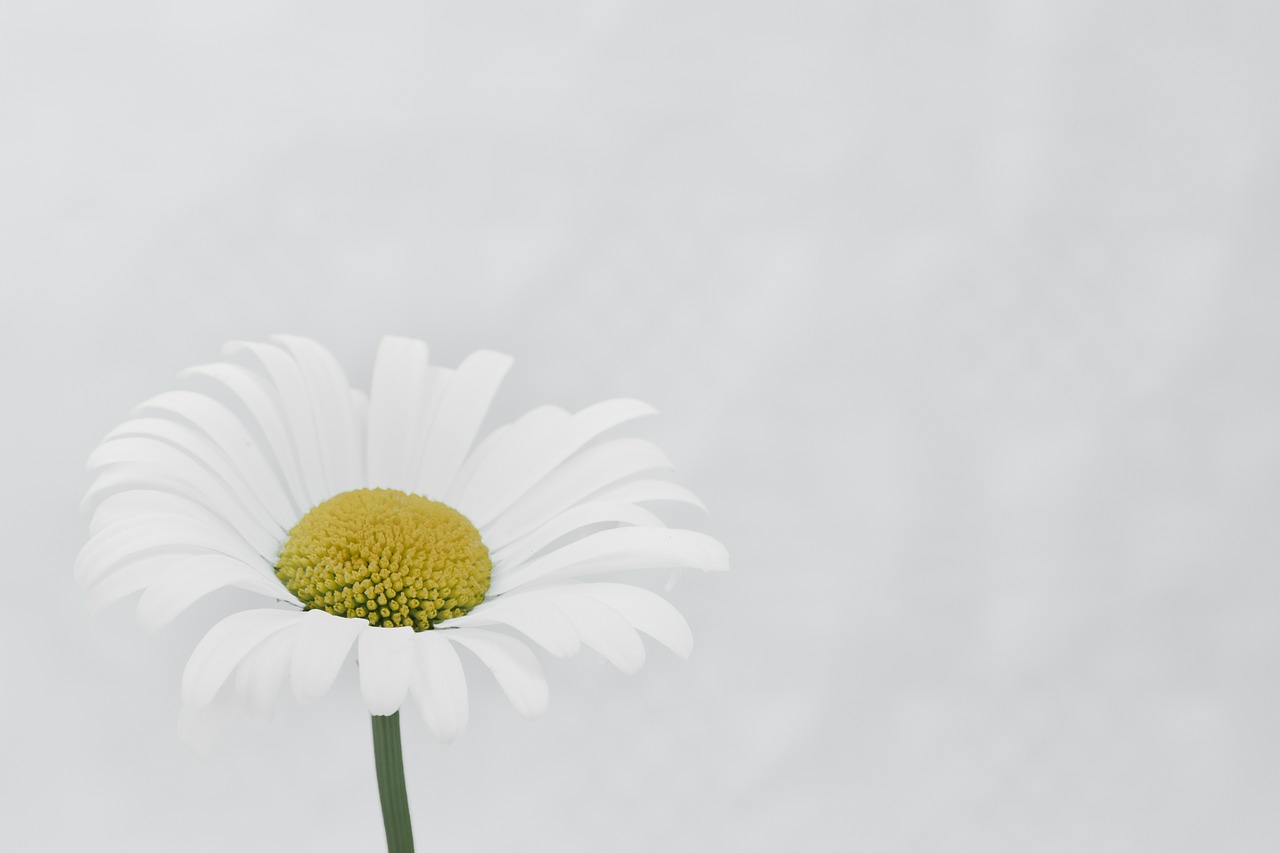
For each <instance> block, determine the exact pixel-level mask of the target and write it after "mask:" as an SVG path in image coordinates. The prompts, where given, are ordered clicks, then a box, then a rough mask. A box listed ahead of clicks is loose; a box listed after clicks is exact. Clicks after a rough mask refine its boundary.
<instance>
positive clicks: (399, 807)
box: [373, 711, 413, 853]
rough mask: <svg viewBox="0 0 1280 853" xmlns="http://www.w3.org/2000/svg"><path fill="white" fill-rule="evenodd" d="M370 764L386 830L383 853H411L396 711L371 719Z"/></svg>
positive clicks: (411, 834)
mask: <svg viewBox="0 0 1280 853" xmlns="http://www.w3.org/2000/svg"><path fill="white" fill-rule="evenodd" d="M373 763H374V766H375V767H376V768H377V770H378V797H379V799H381V800H382V823H383V825H384V826H385V827H386V828H387V853H413V826H412V825H411V824H410V823H409V798H408V796H407V795H406V793H405V789H404V758H403V757H402V756H401V754H400V712H399V711H396V712H395V713H394V714H392V715H391V716H389V717H377V716H375V717H374V718H373Z"/></svg>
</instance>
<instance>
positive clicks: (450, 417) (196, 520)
mask: <svg viewBox="0 0 1280 853" xmlns="http://www.w3.org/2000/svg"><path fill="white" fill-rule="evenodd" d="M227 350H228V352H229V353H232V354H235V353H244V354H246V355H247V356H248V357H249V358H250V359H251V363H253V364H254V366H253V367H249V366H246V365H245V364H242V363H239V362H231V361H228V362H218V363H214V364H207V365H202V366H199V367H194V368H191V369H190V370H187V371H185V373H184V375H185V376H188V377H192V378H193V381H195V379H196V378H199V379H202V380H204V381H205V382H206V384H207V385H209V388H208V390H206V391H194V390H181V391H172V392H169V393H165V394H161V395H159V396H158V397H154V398H152V399H151V400H148V401H147V402H145V403H143V404H142V405H141V406H139V407H138V408H137V410H136V411H135V413H134V414H135V417H134V418H133V419H131V420H128V421H126V422H125V423H123V424H121V425H120V426H119V427H117V428H116V429H114V430H112V431H111V432H110V433H109V434H108V435H107V437H106V438H105V439H104V440H103V442H102V443H101V444H100V445H99V446H98V448H97V449H96V450H95V451H94V452H93V454H92V455H91V456H90V458H89V465H90V468H91V469H93V470H94V471H95V472H96V476H95V479H94V482H93V485H92V486H91V488H90V490H89V494H88V496H87V497H86V502H87V503H88V504H89V505H91V506H92V507H94V512H93V519H92V522H91V526H90V534H91V535H90V539H89V541H88V543H87V544H86V545H85V547H84V548H83V550H82V551H81V553H80V556H79V558H78V559H77V563H76V580H77V583H78V585H79V586H80V588H81V589H82V590H83V591H84V593H85V595H86V597H87V599H88V602H89V604H90V606H91V607H94V608H97V607H102V606H105V605H107V604H109V603H111V602H113V601H116V600H119V599H121V598H123V597H126V596H128V595H129V594H131V593H134V592H138V591H142V596H141V598H140V599H139V601H138V618H139V620H140V621H141V622H142V623H143V625H144V626H146V627H149V628H153V629H154V628H158V627H160V626H162V625H164V624H166V623H167V622H169V621H170V620H171V619H173V618H174V617H175V616H177V615H178V614H179V613H181V612H182V611H183V610H185V609H186V608H187V607H189V606H190V605H192V604H193V603H195V602H196V601H198V600H199V599H200V598H201V597H203V596H205V595H207V594H209V593H211V592H213V591H215V590H218V589H221V588H225V587H238V588H240V589H244V590H248V591H250V592H254V593H259V594H261V595H263V596H265V597H266V598H268V599H272V600H273V604H272V606H269V607H264V608H258V609H251V610H243V611H239V612H237V613H234V614H232V615H230V616H228V617H227V618H225V619H223V620H222V621H220V622H218V623H217V624H216V625H214V626H213V628H212V629H210V631H209V632H208V633H207V634H206V635H205V637H204V638H203V639H202V640H201V641H200V643H199V644H198V645H197V646H196V648H195V650H194V651H193V653H192V655H191V658H190V660H189V661H188V664H187V667H186V670H185V671H184V673H183V678H182V698H183V703H184V710H183V720H182V726H181V728H182V730H183V732H184V734H185V735H186V736H187V738H188V740H190V741H191V742H192V743H193V744H194V745H196V746H198V747H204V746H207V745H208V741H209V738H210V737H211V736H212V733H213V732H214V731H216V730H217V729H218V728H219V727H220V725H221V724H222V723H223V722H224V721H225V720H226V719H227V718H228V717H229V715H231V714H233V713H234V712H235V711H236V710H237V709H240V710H244V711H247V712H250V713H256V714H260V715H269V714H270V713H271V712H272V710H273V708H274V705H275V702H276V698H277V696H278V694H279V691H280V688H281V686H282V685H283V684H284V683H285V682H288V683H290V684H291V686H292V689H293V692H294V694H295V696H296V697H297V698H298V699H299V700H302V701H308V700H314V699H316V698H319V697H320V696H322V695H324V694H325V693H326V692H327V691H328V690H329V688H330V687H331V686H332V684H333V682H334V680H335V679H336V677H337V675H338V673H339V671H340V669H341V668H342V665H343V663H344V662H345V660H346V659H347V658H348V656H349V655H350V654H351V651H352V648H353V647H354V648H355V653H356V656H357V660H358V663H359V678H360V689H361V693H362V695H363V697H364V701H365V703H366V705H367V706H368V709H369V711H370V713H372V714H375V715H387V714H392V713H395V712H396V711H397V710H398V709H399V708H400V707H401V705H402V704H403V703H404V702H405V701H406V698H407V697H412V699H413V700H414V704H415V705H416V706H417V707H418V710H419V711H420V712H421V714H422V717H423V719H424V720H425V721H426V724H427V726H428V727H429V728H430V729H431V731H432V732H433V733H434V734H435V735H436V736H438V737H439V738H441V739H443V740H450V739H452V738H454V737H456V736H457V735H458V734H460V733H461V732H462V731H463V729H464V728H465V726H466V721H467V716H468V709H467V688H466V682H465V676H464V674H463V669H462V665H461V661H460V658H459V655H458V649H459V648H461V649H464V650H466V651H467V652H468V653H470V654H473V655H475V656H476V657H477V658H479V659H480V661H482V662H483V663H484V664H485V665H486V666H487V667H488V668H489V669H490V670H491V671H492V673H493V674H494V676H495V677H496V678H497V680H498V682H499V684H500V685H501V687H502V689H503V691H504V692H505V693H506V695H507V697H508V698H509V699H510V700H511V702H512V703H513V704H514V705H515V707H516V709H517V710H518V711H520V712H521V713H522V714H524V715H526V716H535V715H537V714H538V713H540V712H541V711H543V710H544V709H545V707H546V704H547V685H546V680H545V678H544V677H543V674H542V671H541V667H540V665H539V663H538V660H537V657H536V656H535V655H534V654H533V652H532V651H531V650H530V648H529V646H528V645H527V644H526V640H528V641H532V642H533V643H534V644H536V645H538V646H541V647H542V648H543V649H544V650H546V651H547V652H549V653H550V654H552V655H556V656H559V657H567V656H570V655H573V654H575V653H576V652H577V651H578V650H579V648H580V647H581V646H583V645H585V646H588V647H591V648H593V649H595V650H596V651H597V652H599V653H600V654H601V655H603V656H604V657H605V658H606V659H608V660H609V661H610V662H612V663H613V664H614V665H615V666H617V667H618V668H619V669H621V670H623V671H624V672H634V671H635V670H636V669H638V668H639V667H640V666H641V664H642V663H643V662H644V657H645V650H644V645H643V643H642V642H641V640H640V637H639V633H643V634H647V635H648V636H650V637H652V638H653V639H655V640H657V641H658V642H659V643H662V644H663V645H665V646H667V647H669V648H670V649H672V650H673V651H675V652H676V653H677V654H680V655H687V654H688V653H689V651H690V648H691V646H692V637H691V635H690V633H689V629H688V626H687V624H686V623H685V621H684V619H683V618H682V617H681V616H680V614H679V613H678V612H677V611H676V610H675V609H674V608H673V607H672V606H671V605H670V604H669V603H668V602H667V601H666V600H665V599H664V598H662V597H661V596H659V595H657V594H656V593H653V592H651V591H649V590H646V589H644V588H641V587H638V586H634V585H630V584H622V583H611V582H601V581H597V580H593V579H591V578H593V577H594V576H596V575H600V574H602V573H607V572H613V571H618V570H628V569H667V570H679V569H684V568H697V569H703V570H722V569H725V568H727V557H726V555H725V551H724V549H723V547H722V546H721V545H720V544H719V543H718V542H716V541H715V540H714V539H712V538H710V537H708V536H706V535H704V534H701V533H697V532H693V531H688V530H673V529H669V528H667V527H665V526H664V525H663V524H662V522H661V521H660V520H659V519H658V517H657V516H655V515H654V514H653V513H652V512H650V511H649V510H648V509H645V508H643V507H642V506H641V504H646V503H649V502H655V501H679V502H685V503H692V504H698V501H697V499H696V498H695V497H693V495H691V494H690V493H689V492H688V491H686V490H685V489H683V488H681V487H680V486H677V485H675V484H674V483H671V482H668V481H665V480H661V479H650V478H649V477H650V475H651V473H652V472H653V471H656V470H659V469H663V468H668V467H670V466H669V464H668V462H667V460H666V458H665V457H664V456H663V454H662V453H661V452H660V451H658V450H657V448H655V447H654V446H653V445H651V444H649V443H648V442H645V441H641V440H638V439H633V438H623V439H612V440H604V441H599V440H597V439H598V437H599V436H600V435H601V434H602V433H604V432H606V431H607V430H610V429H612V428H614V427H616V426H619V425H621V424H623V423H625V422H627V421H630V420H632V419H635V418H638V417H641V416H643V415H647V414H650V413H652V409H651V408H650V407H648V406H646V405H645V404H643V403H639V402H637V401H634V400H610V401H607V402H603V403H599V404H597V405H594V406H590V407H588V408H586V409H583V410H582V411H580V412H577V413H576V414H570V413H569V412H566V411H564V410H562V409H559V408H556V407H553V406H543V407H539V408H536V409H533V410H532V411H530V412H528V413H527V414H525V415H524V416H522V417H520V418H518V419H517V420H515V421H513V422H511V423H508V424H505V425H503V426H499V427H497V428H496V429H494V430H493V431H492V432H490V433H488V434H487V435H486V436H485V437H484V438H482V439H481V440H479V441H478V442H477V441H476V438H477V434H478V432H479V429H480V426H481V423H482V421H483V420H484V418H485V415H486V413H487V412H488V409H489V405H490V402H491V401H492V399H493V397H494V394H495V393H496V391H497V388H498V385H499V383H500V382H501V380H502V378H503V376H504V375H505V373H506V372H507V369H508V368H509V366H510V364H511V360H510V359H509V358H508V357H507V356H504V355H500V354H498V353H493V352H487V351H481V352H477V353H475V354H473V355H471V356H470V357H468V358H467V359H465V360H464V361H463V362H462V364H461V365H460V366H459V367H458V368H456V369H452V370H451V369H446V368H441V367H437V366H435V365H433V364H431V363H430V361H429V359H428V352H427V346H426V344H424V343H422V342H421V341H416V340H410V339H405V338H385V339H384V340H383V341H382V344H381V346H380V347H379V349H378V355H377V359H376V363H375V366H374V371H373V381H372V386H371V389H370V391H369V393H368V395H366V394H365V393H363V392H362V391H359V390H356V389H353V388H352V387H351V386H350V385H349V384H348V383H347V379H346V376H345V374H344V372H343V370H342V368H341V366H340V365H339V364H338V362H337V360H336V359H335V358H334V357H333V355H332V354H330V353H329V352H328V350H326V349H324V348H323V347H322V346H320V345H319V344H317V343H315V342H314V341H311V340H308V339H305V338H300V337H293V336H286V335H277V336H275V337H273V338H272V342H271V343H233V344H229V345H228V347H227ZM637 632H639V633H637Z"/></svg>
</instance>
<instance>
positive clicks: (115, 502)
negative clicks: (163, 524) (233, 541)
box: [89, 489, 243, 538]
mask: <svg viewBox="0 0 1280 853" xmlns="http://www.w3.org/2000/svg"><path fill="white" fill-rule="evenodd" d="M144 515H182V516H186V517H188V518H193V519H197V520H199V521H203V522H207V523H209V524H213V525H221V526H224V527H227V528H228V529H230V530H233V531H234V532H236V533H237V534H239V531H235V528H232V527H230V525H228V524H227V523H226V521H225V520H224V519H222V518H220V517H219V516H218V515H217V514H216V513H215V512H214V511H213V510H211V509H209V508H208V507H207V506H205V505H204V504H201V503H198V502H197V501H194V500H192V499H191V498H188V497H185V496H183V495H179V494H175V493H174V492H167V491H161V490H160V489H130V490H128V491H124V492H113V493H111V494H109V495H107V496H106V497H105V498H103V499H102V502H101V503H99V504H98V505H97V507H95V508H94V510H93V517H92V518H91V519H90V521H89V535H90V536H94V535H96V534H97V533H99V532H100V531H102V530H103V529H104V528H106V527H108V526H110V525H112V524H115V523H116V522H117V521H126V520H129V519H134V518H138V517H139V516H144ZM241 538H243V537H241Z"/></svg>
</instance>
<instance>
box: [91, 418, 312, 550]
mask: <svg viewBox="0 0 1280 853" xmlns="http://www.w3.org/2000/svg"><path fill="white" fill-rule="evenodd" d="M126 427H127V428H130V429H133V430H134V431H135V436H121V437H117V438H110V437H108V438H107V439H106V440H104V441H103V442H102V444H99V445H98V446H97V447H96V448H95V449H94V451H93V452H92V453H90V454H89V467H90V468H91V469H92V468H99V467H102V466H104V465H111V464H116V463H121V462H140V463H144V464H153V465H154V464H158V462H159V460H162V459H165V458H170V457H171V455H172V454H173V453H174V452H175V450H176V451H177V452H178V453H180V454H182V455H185V456H186V457H188V458H189V459H190V460H191V461H192V462H193V463H195V464H197V465H200V466H202V467H204V468H206V469H208V470H209V471H212V472H213V474H214V476H216V477H217V478H218V479H219V480H220V481H221V482H222V484H223V485H225V486H226V488H227V490H228V491H230V492H231V494H232V495H234V496H235V499H236V500H237V501H238V502H239V503H240V505H241V506H242V507H244V508H245V509H246V510H248V511H249V513H250V514H251V515H253V517H254V518H255V519H257V520H258V521H259V523H260V526H261V527H263V529H265V530H269V531H271V532H276V531H277V530H279V531H284V530H287V529H288V528H286V527H285V526H284V525H283V524H280V523H278V522H277V521H276V520H275V519H273V518H272V517H271V516H270V514H269V513H268V512H267V509H266V506H265V504H264V503H263V502H262V501H261V500H260V499H259V496H258V495H257V494H256V493H255V492H254V489H253V487H252V486H251V485H250V484H249V483H248V482H247V481H246V480H245V479H244V478H243V477H241V476H240V473H239V472H238V471H236V470H235V468H234V467H233V466H232V464H231V462H230V461H229V460H228V459H227V457H226V454H224V453H223V452H222V451H221V450H218V449H217V448H216V447H215V446H214V445H213V444H211V443H210V442H209V440H208V439H206V438H204V437H203V436H201V435H200V434H199V433H197V432H196V431H195V430H192V429H190V428H188V427H185V426H183V425H181V424H178V423H175V422H174V421H170V420H164V419H161V418H139V419H137V420H133V421H128V422H126ZM144 431H145V432H144Z"/></svg>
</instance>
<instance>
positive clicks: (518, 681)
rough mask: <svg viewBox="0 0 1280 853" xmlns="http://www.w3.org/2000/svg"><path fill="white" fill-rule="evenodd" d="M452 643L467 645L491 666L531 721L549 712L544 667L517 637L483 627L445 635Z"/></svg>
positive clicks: (508, 693)
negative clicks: (546, 711) (544, 712)
mask: <svg viewBox="0 0 1280 853" xmlns="http://www.w3.org/2000/svg"><path fill="white" fill-rule="evenodd" d="M445 636H446V637H447V638H448V639H449V640H450V641H452V642H455V643H457V644H459V645H461V646H465V647H466V648H467V649H469V650H470V651H471V653H472V654H474V655H475V656H476V657H478V658H480V660H481V661H482V662H483V663H484V665H485V666H487V667H489V671H490V672H492V673H493V677H494V678H495V679H497V682H498V686H500V687H501V688H502V692H503V693H505V694H506V695H507V699H509V700H510V701H511V704H512V706H514V707H515V709H516V711H517V712H518V713H519V714H520V715H521V716H522V717H524V718H526V719H532V718H533V717H536V716H538V715H539V714H541V713H542V712H543V711H545V710H547V701H548V699H549V695H548V692H547V679H546V676H544V675H543V674H542V666H541V664H539V663H538V659H537V658H536V657H535V656H534V654H533V652H531V651H529V647H528V646H526V645H525V644H524V643H522V642H520V641H519V640H517V639H515V638H514V637H508V636H507V635H506V634H499V633H497V632H496V631H485V630H483V629H481V628H460V629H458V630H456V631H448V632H445Z"/></svg>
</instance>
